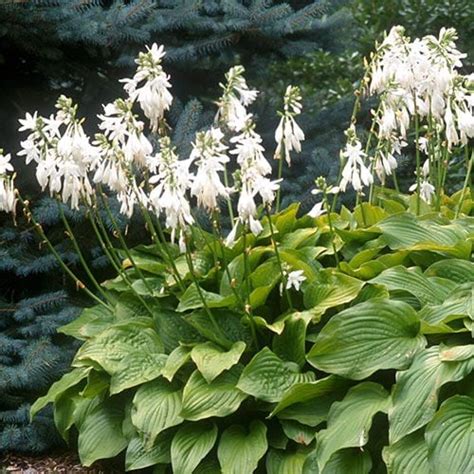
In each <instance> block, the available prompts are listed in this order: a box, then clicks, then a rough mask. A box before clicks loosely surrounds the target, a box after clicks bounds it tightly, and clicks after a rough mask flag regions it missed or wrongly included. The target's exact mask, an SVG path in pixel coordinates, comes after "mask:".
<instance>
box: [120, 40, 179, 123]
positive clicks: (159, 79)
mask: <svg viewBox="0 0 474 474" xmlns="http://www.w3.org/2000/svg"><path fill="white" fill-rule="evenodd" d="M164 56H165V51H164V47H163V46H159V47H158V45H157V44H156V43H154V44H153V45H152V46H151V48H149V47H148V46H147V52H146V53H140V54H139V56H138V59H136V60H135V62H136V63H137V64H138V68H137V72H136V73H135V75H134V76H133V78H132V79H122V80H121V82H124V83H125V86H124V89H125V90H126V91H127V93H128V95H129V97H130V99H131V100H132V101H136V100H137V101H138V102H139V104H140V107H141V109H142V110H143V112H144V114H145V115H146V117H147V118H148V119H149V120H150V125H151V129H152V131H153V132H157V131H158V128H159V125H160V122H161V120H162V119H163V116H164V114H165V112H166V111H167V110H169V108H170V106H171V103H172V101H173V96H172V95H171V93H170V92H169V90H168V89H169V88H170V87H171V84H170V82H169V76H168V75H167V74H166V73H165V72H164V70H163V67H162V66H161V62H162V59H163V57H164Z"/></svg>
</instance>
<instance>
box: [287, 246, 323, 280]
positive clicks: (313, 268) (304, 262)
mask: <svg viewBox="0 0 474 474" xmlns="http://www.w3.org/2000/svg"><path fill="white" fill-rule="evenodd" d="M279 253H280V258H281V260H282V261H283V262H284V263H287V264H288V265H289V266H290V267H291V269H292V270H302V271H303V273H304V276H305V277H306V278H307V279H308V280H309V281H312V280H313V278H315V277H316V274H317V268H318V265H317V264H313V265H311V263H312V260H311V259H310V258H308V255H307V254H306V253H305V249H301V250H293V249H280V250H279ZM315 255H316V254H315ZM314 258H316V257H314ZM319 266H320V265H319Z"/></svg>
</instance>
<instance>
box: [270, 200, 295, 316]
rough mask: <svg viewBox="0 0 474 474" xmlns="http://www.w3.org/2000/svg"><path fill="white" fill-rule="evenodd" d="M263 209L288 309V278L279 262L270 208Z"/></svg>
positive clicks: (289, 304) (289, 301)
mask: <svg viewBox="0 0 474 474" xmlns="http://www.w3.org/2000/svg"><path fill="white" fill-rule="evenodd" d="M265 211H266V213H267V218H268V224H269V226H270V234H271V239H272V245H273V249H274V250H275V257H276V259H277V263H278V267H279V268H280V274H281V283H282V287H283V292H284V293H285V297H286V300H287V301H288V306H289V307H290V310H293V302H292V301H291V295H290V292H289V291H288V289H287V287H286V283H287V280H288V279H287V277H286V275H285V272H284V270H283V265H282V262H281V257H280V252H279V250H278V244H277V241H276V238H275V232H274V230H273V223H272V218H271V215H270V210H269V209H268V207H267V208H266V209H265Z"/></svg>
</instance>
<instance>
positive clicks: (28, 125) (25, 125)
mask: <svg viewBox="0 0 474 474" xmlns="http://www.w3.org/2000/svg"><path fill="white" fill-rule="evenodd" d="M37 120H38V112H35V113H34V114H33V115H31V114H30V113H28V112H27V113H26V116H25V118H24V119H19V122H20V124H21V127H20V128H19V129H18V131H20V132H25V131H28V130H31V131H35V130H36V127H37Z"/></svg>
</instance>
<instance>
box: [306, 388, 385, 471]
mask: <svg viewBox="0 0 474 474" xmlns="http://www.w3.org/2000/svg"><path fill="white" fill-rule="evenodd" d="M389 405H390V396H389V394H388V393H387V391H386V390H385V389H384V388H383V387H382V386H381V385H378V384H376V383H373V382H363V383H361V384H359V385H357V386H355V387H353V388H352V389H350V390H349V392H348V393H347V395H346V396H345V397H344V399H343V400H342V401H340V402H336V403H334V404H333V406H332V407H331V410H330V412H329V418H328V422H327V429H325V430H322V431H320V432H319V433H318V435H317V443H316V454H315V456H316V458H317V463H318V466H319V469H320V470H321V471H322V470H323V469H324V467H325V466H326V464H327V463H328V461H329V460H330V458H331V456H332V455H333V454H334V453H335V452H337V451H339V450H341V449H343V448H352V447H358V448H362V447H363V446H365V444H366V443H367V440H368V436H369V430H370V427H371V425H372V418H373V417H374V415H375V414H376V413H378V412H384V413H386V412H387V410H388V407H389ZM341 472H343V471H341Z"/></svg>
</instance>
